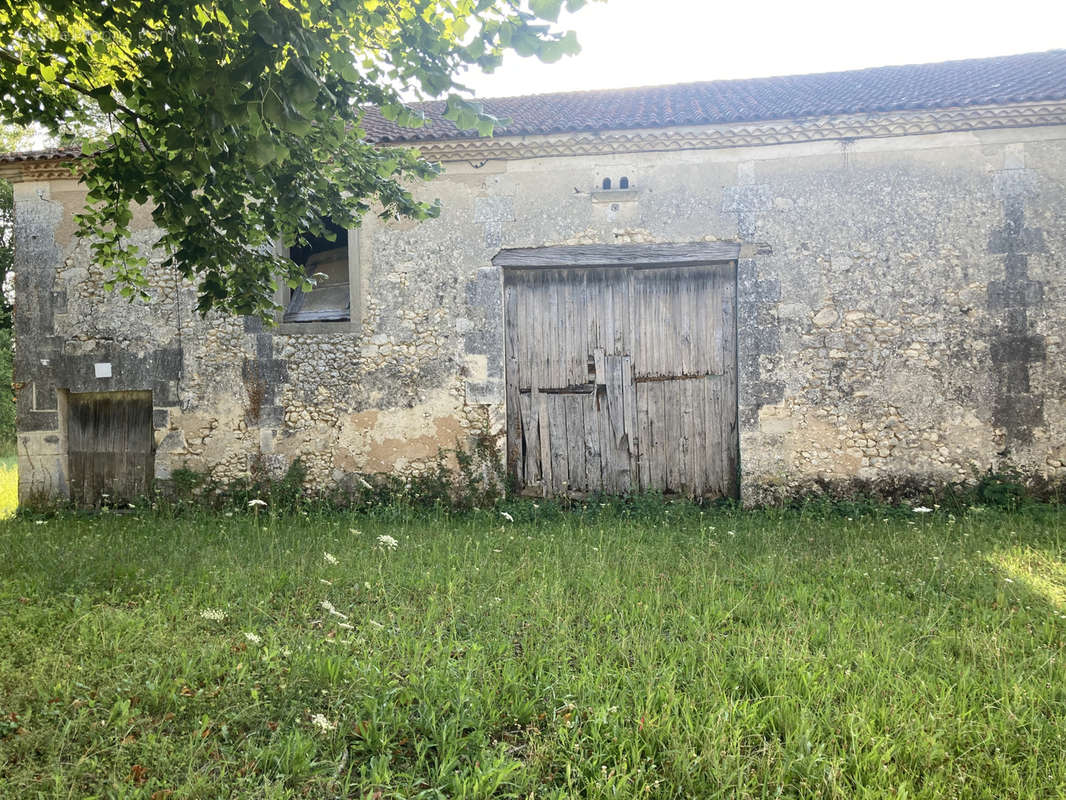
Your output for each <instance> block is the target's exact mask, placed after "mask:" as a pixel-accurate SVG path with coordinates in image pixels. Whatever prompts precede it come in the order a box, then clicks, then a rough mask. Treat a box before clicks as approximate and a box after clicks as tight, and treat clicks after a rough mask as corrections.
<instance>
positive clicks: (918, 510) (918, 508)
mask: <svg viewBox="0 0 1066 800" xmlns="http://www.w3.org/2000/svg"><path fill="white" fill-rule="evenodd" d="M932 510H933V509H931V508H929V507H927V506H915V507H914V508H912V509H911V511H913V512H914V513H915V514H928V513H930V512H931V511H932Z"/></svg>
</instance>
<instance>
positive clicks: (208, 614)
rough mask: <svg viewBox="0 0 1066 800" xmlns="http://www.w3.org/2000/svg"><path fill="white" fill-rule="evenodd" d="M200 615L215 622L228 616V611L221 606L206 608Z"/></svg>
mask: <svg viewBox="0 0 1066 800" xmlns="http://www.w3.org/2000/svg"><path fill="white" fill-rule="evenodd" d="M200 616H201V617H203V618H204V619H209V620H212V621H214V622H222V620H224V619H225V618H226V612H225V611H223V610H222V609H221V608H205V609H204V610H203V611H201V612H200Z"/></svg>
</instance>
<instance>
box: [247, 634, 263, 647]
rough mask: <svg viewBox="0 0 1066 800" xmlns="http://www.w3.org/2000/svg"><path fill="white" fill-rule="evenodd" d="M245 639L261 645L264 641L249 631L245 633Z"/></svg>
mask: <svg viewBox="0 0 1066 800" xmlns="http://www.w3.org/2000/svg"><path fill="white" fill-rule="evenodd" d="M244 638H245V639H247V640H248V641H249V642H251V643H252V644H259V643H260V642H262V641H263V640H262V639H260V638H259V636H258V634H255V633H249V632H248V631H245V632H244Z"/></svg>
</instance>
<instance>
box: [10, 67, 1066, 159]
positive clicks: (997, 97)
mask: <svg viewBox="0 0 1066 800" xmlns="http://www.w3.org/2000/svg"><path fill="white" fill-rule="evenodd" d="M1042 100H1066V50H1049V51H1047V52H1044V53H1025V54H1022V55H1015V56H1001V57H997V58H977V59H969V60H966V61H947V62H942V63H938V64H912V65H907V66H899V67H875V68H872V69H860V70H852V71H849V72H825V73H818V74H811V75H789V76H784V77H778V78H748V79H744V80H729V81H706V82H702V83H682V84H676V85H672V86H648V87H642V88H636V89H611V90H605V91H588V92H562V93H556V94H540V95H525V96H520V97H499V98H492V99H484V100H481V101H480V102H481V103H482V104H483V105H484V107H485V109H486V110H487V111H488V112H489V113H491V114H493V115H495V116H497V117H500V118H501V119H508V120H510V122H509V123H508V124H506V125H499V126H497V127H496V131H495V135H496V136H525V135H534V134H548V133H567V132H579V131H596V130H626V129H635V128H666V127H673V126H688V125H713V124H721V123H731V122H756V121H762V120H777V119H797V118H803V117H821V116H831V115H836V114H861V113H867V112H878V111H899V110H921V109H934V108H956V107H960V106H978V105H1002V104H1006V103H1022V102H1038V101H1042ZM414 106H415V107H416V108H419V109H421V110H422V111H424V112H425V114H426V117H427V119H428V124H427V125H426V126H424V127H422V128H401V127H399V126H397V125H394V124H392V123H391V122H388V121H386V120H385V119H384V118H383V117H382V116H381V114H380V112H378V110H377V109H374V108H371V109H367V112H366V116H365V118H364V120H363V128H364V129H365V130H366V132H367V135H368V138H369V139H370V140H371V141H375V142H419V141H435V140H442V139H465V138H474V137H476V136H477V134H476V133H475V132H473V131H460V130H459V129H457V128H456V127H455V125H454V124H452V123H451V122H449V121H448V120H446V119H444V117H443V114H444V102H443V101H432V102H428V103H417V104H414ZM78 155H79V151H78V150H76V149H70V148H52V149H48V150H37V151H31V152H20V153H8V154H6V155H3V154H0V162H12V161H37V160H51V159H60V158H74V157H77V156H78Z"/></svg>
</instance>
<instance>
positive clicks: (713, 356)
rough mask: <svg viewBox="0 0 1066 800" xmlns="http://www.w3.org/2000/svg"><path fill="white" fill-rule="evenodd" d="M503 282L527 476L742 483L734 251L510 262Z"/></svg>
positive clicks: (597, 481) (632, 485) (559, 482)
mask: <svg viewBox="0 0 1066 800" xmlns="http://www.w3.org/2000/svg"><path fill="white" fill-rule="evenodd" d="M504 293H505V314H506V359H507V365H506V372H507V426H508V462H509V466H510V468H511V470H512V472H513V474H514V475H515V476H516V478H517V480H518V483H519V485H520V486H521V487H523V488H525V489H528V490H533V491H540V492H543V493H544V494H556V495H558V494H582V493H590V492H601V491H602V492H607V493H612V494H616V493H624V492H630V491H636V490H653V491H661V492H664V493H677V494H684V495H689V496H692V497H715V496H727V497H732V496H736V492H737V477H736V476H737V454H738V441H737V400H736V385H737V384H736V361H737V359H736V310H735V309H736V280H735V267H734V264H733V263H732V262H730V263H725V264H720V265H714V266H682V267H673V266H671V267H653V268H639V267H602V268H568V269H554V268H548V269H545V268H537V269H508V270H505V271H504Z"/></svg>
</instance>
